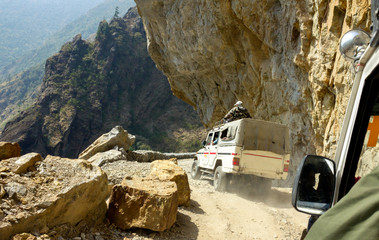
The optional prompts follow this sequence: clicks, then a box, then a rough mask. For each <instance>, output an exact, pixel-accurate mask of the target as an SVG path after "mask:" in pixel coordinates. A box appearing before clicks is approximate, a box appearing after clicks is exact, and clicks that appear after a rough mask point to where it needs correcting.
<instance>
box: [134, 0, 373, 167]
mask: <svg viewBox="0 0 379 240" xmlns="http://www.w3.org/2000/svg"><path fill="white" fill-rule="evenodd" d="M369 2H370V1H368V0H364V1H342V0H332V1H326V0H322V1H315V0H307V1H295V0H290V1H284V0H263V1H250V0H235V1H216V0H136V3H137V7H138V10H139V13H140V15H141V16H142V19H143V22H144V25H145V29H146V32H147V38H148V50H149V53H150V55H151V56H152V59H153V60H154V61H155V63H156V64H157V66H158V67H159V69H161V70H162V71H163V72H164V74H165V75H166V76H167V77H168V80H169V82H170V85H171V89H172V91H173V92H174V95H176V96H177V97H179V98H181V99H183V100H184V101H186V102H187V103H189V104H191V105H192V106H194V107H195V108H196V109H197V112H198V113H199V114H200V117H201V119H202V121H203V123H205V124H206V125H207V126H212V124H213V123H214V122H216V121H218V120H220V119H221V117H223V115H224V114H225V113H226V112H227V111H228V110H229V109H230V108H231V107H232V106H233V104H234V103H235V102H236V101H237V100H241V101H243V103H244V106H245V107H246V108H247V109H248V110H249V112H250V113H251V114H252V116H253V117H254V118H257V119H263V120H268V121H274V122H279V123H282V124H286V125H288V126H289V127H290V134H291V141H292V144H291V146H292V160H293V161H292V165H291V169H290V171H294V170H295V167H296V166H297V164H298V162H299V161H300V160H301V159H302V157H303V156H304V154H305V153H308V154H310V153H315V152H317V153H319V154H322V153H323V154H324V155H326V156H330V157H331V156H332V155H333V154H334V151H335V146H336V142H337V139H338V133H339V129H340V127H341V125H342V121H343V116H344V113H345V108H346V105H347V101H348V98H349V93H350V89H351V84H352V80H353V76H352V71H351V67H352V66H351V63H350V62H346V61H345V60H344V59H343V58H342V57H341V55H340V53H339V51H338V41H339V39H340V37H341V36H342V34H343V33H345V32H347V31H348V30H350V29H353V28H360V29H363V30H368V28H369V25H370V19H369V14H370V4H369Z"/></svg>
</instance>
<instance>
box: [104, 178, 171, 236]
mask: <svg viewBox="0 0 379 240" xmlns="http://www.w3.org/2000/svg"><path fill="white" fill-rule="evenodd" d="M177 208H178V195H177V188H176V184H175V183H173V182H161V181H158V180H152V179H145V178H144V179H142V178H134V179H124V180H123V182H122V183H121V184H118V185H115V186H114V187H113V189H112V194H111V198H110V200H109V208H108V212H107V217H108V219H109V220H110V222H112V223H113V224H115V225H116V226H117V227H119V228H121V229H129V228H132V227H138V228H145V229H150V230H153V231H164V230H166V229H169V228H170V227H171V226H172V225H173V224H174V222H175V221H176V213H177Z"/></svg>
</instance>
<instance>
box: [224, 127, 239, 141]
mask: <svg viewBox="0 0 379 240" xmlns="http://www.w3.org/2000/svg"><path fill="white" fill-rule="evenodd" d="M237 128H238V127H237V126H233V127H228V128H227V129H225V130H223V131H222V132H221V140H222V141H231V140H233V139H234V138H235V137H236V132H237Z"/></svg>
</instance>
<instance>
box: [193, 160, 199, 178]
mask: <svg viewBox="0 0 379 240" xmlns="http://www.w3.org/2000/svg"><path fill="white" fill-rule="evenodd" d="M191 177H192V179H200V177H201V171H200V167H199V161H198V160H195V161H193V163H192V167H191Z"/></svg>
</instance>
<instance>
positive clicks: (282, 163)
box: [191, 118, 290, 191]
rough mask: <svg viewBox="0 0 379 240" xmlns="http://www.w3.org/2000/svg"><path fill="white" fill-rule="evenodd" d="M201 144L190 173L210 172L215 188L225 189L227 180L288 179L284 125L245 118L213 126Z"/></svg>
mask: <svg viewBox="0 0 379 240" xmlns="http://www.w3.org/2000/svg"><path fill="white" fill-rule="evenodd" d="M203 145H204V148H202V149H200V150H199V151H198V152H197V154H196V158H195V161H194V163H193V166H192V172H191V175H192V177H193V178H195V179H198V178H200V176H201V174H210V175H213V178H214V186H215V189H216V190H220V191H223V190H225V188H226V187H227V185H228V183H229V181H230V180H234V181H247V182H250V183H251V182H256V183H257V184H259V185H265V186H271V184H270V183H271V180H272V179H286V178H287V175H288V167H289V163H290V154H289V130H288V127H286V126H284V125H281V124H277V123H272V122H266V121H261V120H255V119H251V118H244V119H240V120H236V121H233V122H229V123H225V124H222V125H220V126H216V127H215V128H213V129H212V130H210V131H209V133H208V135H207V138H206V140H205V141H204V142H203Z"/></svg>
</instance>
